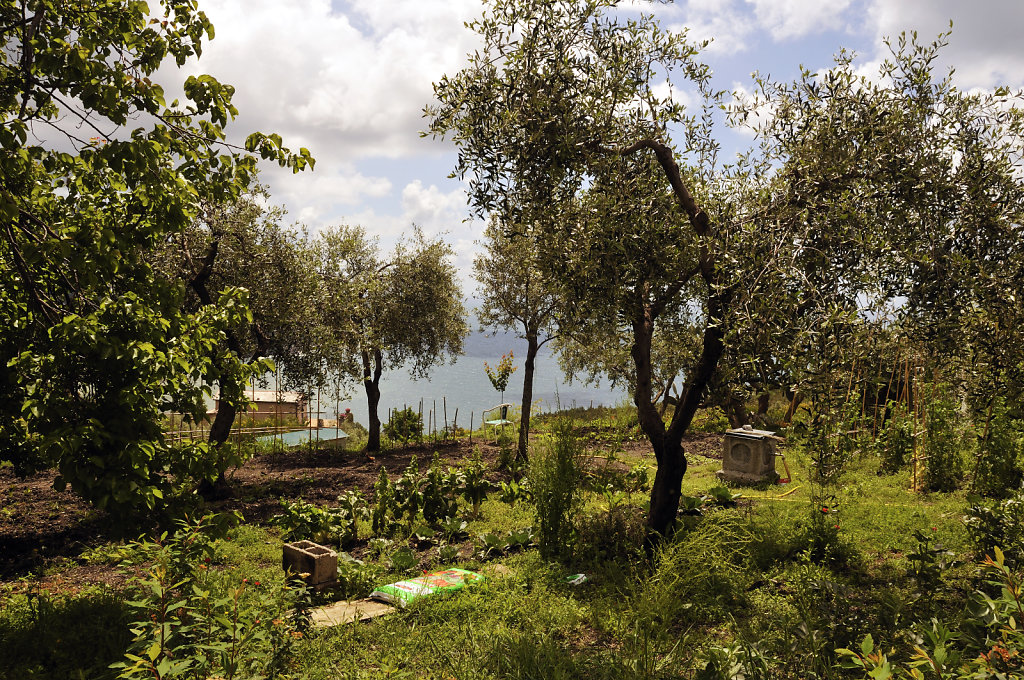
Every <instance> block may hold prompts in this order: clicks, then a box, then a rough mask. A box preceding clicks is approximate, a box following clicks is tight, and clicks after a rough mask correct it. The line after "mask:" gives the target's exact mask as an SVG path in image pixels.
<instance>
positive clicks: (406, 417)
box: [384, 406, 423, 443]
mask: <svg viewBox="0 0 1024 680" xmlns="http://www.w3.org/2000/svg"><path fill="white" fill-rule="evenodd" d="M384 436H385V437H387V438H388V439H390V440H392V441H400V442H403V443H408V441H409V440H410V439H413V438H419V437H422V436H423V416H421V415H420V414H419V413H418V412H417V411H414V410H412V408H411V407H408V406H406V407H405V408H403V409H395V410H394V411H393V412H392V413H391V420H389V421H388V422H387V423H386V424H385V425H384Z"/></svg>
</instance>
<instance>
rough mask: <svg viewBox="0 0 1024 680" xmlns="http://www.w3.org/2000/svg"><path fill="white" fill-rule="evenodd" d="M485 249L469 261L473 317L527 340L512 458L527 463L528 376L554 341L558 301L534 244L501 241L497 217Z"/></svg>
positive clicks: (530, 383) (486, 236) (486, 234)
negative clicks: (476, 299)
mask: <svg viewBox="0 0 1024 680" xmlns="http://www.w3.org/2000/svg"><path fill="white" fill-rule="evenodd" d="M483 247H484V250H483V252H482V253H480V254H479V255H478V256H477V257H476V259H474V260H473V274H474V276H475V277H476V280H477V282H478V283H479V287H478V288H477V291H478V293H479V294H480V307H479V308H478V309H477V318H478V319H479V321H480V325H481V327H483V328H494V329H498V328H505V329H509V330H511V331H514V332H515V333H516V335H517V336H518V337H520V338H522V339H523V340H526V361H525V363H524V364H523V400H522V408H521V414H520V421H519V443H518V447H517V449H516V457H517V458H518V459H519V460H522V461H525V460H526V459H527V444H528V443H529V437H530V411H531V409H532V407H533V376H534V371H535V369H536V363H537V352H539V351H540V348H541V347H543V346H544V345H545V344H547V343H548V342H550V341H551V340H553V339H555V337H556V333H557V325H556V321H555V319H556V314H557V312H558V306H559V299H558V297H557V296H556V295H555V294H554V292H553V290H552V287H551V286H549V285H548V284H547V282H546V281H545V280H544V276H543V274H542V273H541V270H540V267H539V265H538V262H537V252H536V250H535V248H536V243H535V242H534V241H533V240H531V239H527V238H523V237H519V238H506V237H505V236H504V235H503V228H502V226H501V223H500V222H499V221H498V220H497V219H492V220H491V221H490V223H488V225H487V229H486V230H485V231H484V242H483Z"/></svg>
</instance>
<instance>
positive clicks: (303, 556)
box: [281, 541, 338, 588]
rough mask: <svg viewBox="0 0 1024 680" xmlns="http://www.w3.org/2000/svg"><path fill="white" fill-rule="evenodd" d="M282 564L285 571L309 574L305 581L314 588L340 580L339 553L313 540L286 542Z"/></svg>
mask: <svg viewBox="0 0 1024 680" xmlns="http://www.w3.org/2000/svg"><path fill="white" fill-rule="evenodd" d="M281 566H282V567H283V568H284V570H285V571H292V572H294V573H296V574H309V575H308V576H306V577H305V581H306V583H307V584H308V585H310V586H313V587H314V588H315V587H317V586H323V585H326V584H329V583H334V582H335V581H337V580H338V553H336V552H334V551H333V550H331V549H330V548H325V547H324V546H322V545H318V544H316V543H314V542H313V541H297V542H295V543H285V544H284V549H283V551H282V556H281Z"/></svg>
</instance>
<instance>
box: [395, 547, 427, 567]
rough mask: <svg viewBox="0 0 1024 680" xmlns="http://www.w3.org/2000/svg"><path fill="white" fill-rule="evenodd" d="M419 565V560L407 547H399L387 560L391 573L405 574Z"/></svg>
mask: <svg viewBox="0 0 1024 680" xmlns="http://www.w3.org/2000/svg"><path fill="white" fill-rule="evenodd" d="M419 563H420V558H419V557H417V556H416V553H414V552H413V551H412V550H410V549H409V548H407V547H404V546H403V547H401V548H399V549H398V550H396V551H395V552H393V553H391V556H390V557H389V558H388V565H389V567H390V568H391V570H392V571H397V572H407V571H411V570H412V569H414V568H415V567H416V566H417V565H418V564H419Z"/></svg>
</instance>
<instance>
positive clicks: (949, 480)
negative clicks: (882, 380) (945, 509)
mask: <svg viewBox="0 0 1024 680" xmlns="http://www.w3.org/2000/svg"><path fill="white" fill-rule="evenodd" d="M959 419H960V415H959V413H958V410H957V407H956V403H955V402H954V401H953V399H952V397H951V396H950V395H949V388H948V386H946V385H944V384H938V385H935V386H934V392H933V394H932V399H931V402H930V403H929V404H928V406H927V407H926V416H925V420H926V423H925V433H924V453H925V457H926V459H927V465H926V467H925V473H924V487H925V490H926V491H954V490H956V489H958V488H959V487H960V483H961V481H962V480H963V476H964V460H963V456H962V455H961V448H962V445H963V442H962V439H963V438H962V437H961V435H960V432H959V429H958V427H957V423H958V421H959Z"/></svg>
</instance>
